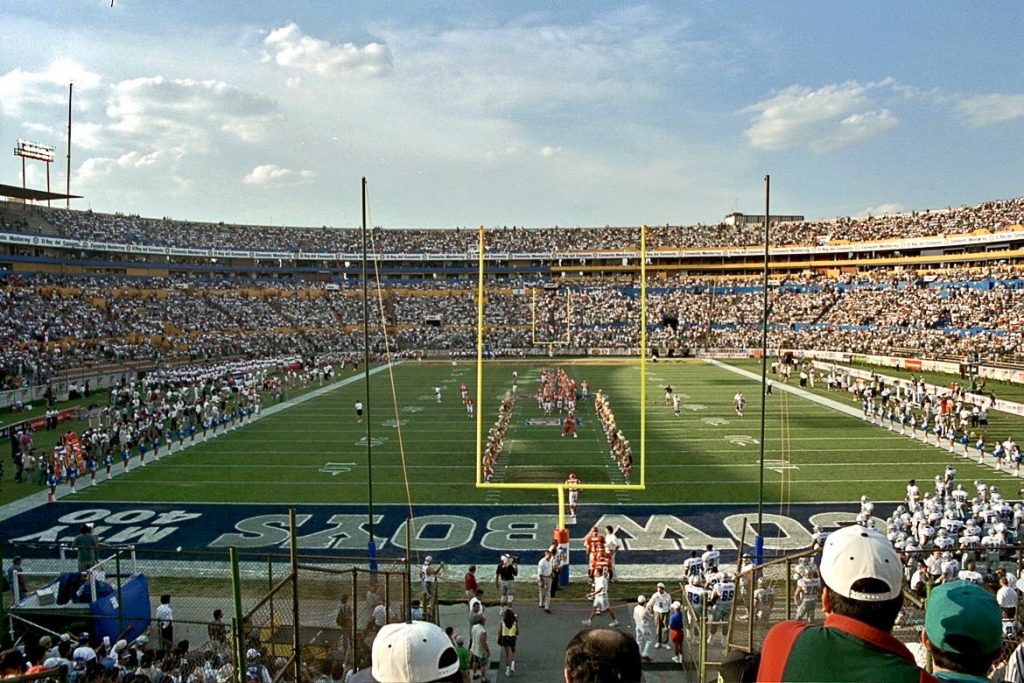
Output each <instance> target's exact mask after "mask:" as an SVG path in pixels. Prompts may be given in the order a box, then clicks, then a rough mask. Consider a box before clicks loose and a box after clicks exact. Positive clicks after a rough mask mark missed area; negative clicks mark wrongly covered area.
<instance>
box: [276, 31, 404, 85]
mask: <svg viewBox="0 0 1024 683" xmlns="http://www.w3.org/2000/svg"><path fill="white" fill-rule="evenodd" d="M263 44H264V45H265V46H266V47H267V49H268V52H267V53H266V54H265V56H264V59H265V60H267V61H269V60H273V61H274V62H275V63H277V64H278V65H280V66H284V67H289V68H292V69H299V70H301V71H307V72H309V73H314V74H318V75H321V76H325V75H340V74H350V73H354V74H360V75H363V76H380V75H383V74H386V73H388V72H389V71H390V70H391V52H390V50H388V48H387V46H385V45H381V44H380V43H367V44H366V45H364V46H363V47H359V46H357V45H355V44H354V43H344V44H342V45H334V44H332V43H330V42H328V41H326V40H321V39H319V38H314V37H312V36H309V35H306V34H305V33H303V32H302V29H300V28H299V26H298V25H297V24H295V23H290V24H288V25H287V26H282V27H281V28H277V29H274V30H273V31H271V32H270V33H269V34H268V35H267V37H266V38H265V39H264V41H263Z"/></svg>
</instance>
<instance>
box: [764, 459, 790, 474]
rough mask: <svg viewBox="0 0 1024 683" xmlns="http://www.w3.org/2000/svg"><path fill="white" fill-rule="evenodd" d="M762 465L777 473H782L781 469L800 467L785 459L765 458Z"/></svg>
mask: <svg viewBox="0 0 1024 683" xmlns="http://www.w3.org/2000/svg"><path fill="white" fill-rule="evenodd" d="M755 464H757V463H755ZM764 466H765V467H766V468H768V469H770V470H771V471H772V472H778V473H779V474H782V471H783V470H798V469H800V468H799V467H797V466H796V465H794V464H793V463H791V462H787V461H785V460H765V461H764Z"/></svg>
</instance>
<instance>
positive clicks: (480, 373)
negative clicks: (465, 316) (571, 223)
mask: <svg viewBox="0 0 1024 683" xmlns="http://www.w3.org/2000/svg"><path fill="white" fill-rule="evenodd" d="M479 237H480V239H479V246H478V249H479V252H478V254H477V271H478V272H477V284H476V485H477V486H480V485H481V483H482V482H483V466H484V453H483V449H484V441H483V435H484V431H483V430H484V226H483V225H481V226H480V236H479Z"/></svg>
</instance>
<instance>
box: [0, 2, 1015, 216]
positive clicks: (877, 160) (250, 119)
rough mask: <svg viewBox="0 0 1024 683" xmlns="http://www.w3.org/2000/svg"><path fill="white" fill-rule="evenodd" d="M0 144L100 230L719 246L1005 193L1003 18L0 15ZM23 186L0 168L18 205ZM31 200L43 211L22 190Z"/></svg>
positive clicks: (724, 8) (464, 10)
mask: <svg viewBox="0 0 1024 683" xmlns="http://www.w3.org/2000/svg"><path fill="white" fill-rule="evenodd" d="M0 26H3V27H4V39H3V46H2V47H0V141H2V142H3V143H4V144H5V145H6V146H8V147H10V148H13V146H14V143H15V141H16V139H18V138H27V139H29V140H32V141H34V142H39V143H43V144H52V145H54V146H55V147H56V148H57V151H56V154H57V157H58V163H55V164H54V167H53V184H54V186H55V187H57V188H62V187H63V186H64V177H65V176H64V155H65V154H66V142H65V134H66V133H65V125H66V116H67V114H66V106H67V83H68V81H69V80H74V82H75V100H74V137H73V141H72V147H73V149H72V162H73V171H72V192H73V193H75V194H82V195H85V197H86V198H85V199H83V200H79V201H77V202H75V203H74V204H73V206H76V207H77V208H90V207H91V208H93V209H94V210H98V211H123V212H127V213H139V214H142V215H148V216H172V217H175V218H187V219H194V220H211V221H220V220H223V221H226V222H239V223H271V224H292V225H324V224H326V225H342V226H351V225H356V224H358V222H359V220H360V213H359V179H360V177H361V176H366V177H367V178H368V179H369V183H370V198H371V220H372V222H373V223H374V224H377V225H384V226H388V227H435V226H440V227H450V226H455V225H463V226H475V225H479V224H485V225H492V226H493V225H528V226H550V225H605V224H611V225H636V224H640V223H647V224H664V223H667V222H670V223H673V224H679V223H682V224H693V223H696V222H700V221H703V222H717V221H719V220H721V218H722V217H723V216H724V215H725V214H726V213H728V212H730V211H733V210H740V211H746V212H749V213H755V212H758V211H759V210H760V209H761V208H762V207H763V199H762V177H763V176H764V175H765V174H766V173H769V174H771V175H772V187H773V200H772V206H773V212H774V210H777V211H778V212H780V213H803V214H805V215H807V216H808V217H812V218H817V217H829V216H836V215H858V214H863V213H866V212H869V211H870V212H876V213H877V212H885V211H899V210H910V209H920V208H930V207H931V208H938V207H945V206H948V205H959V204H973V203H977V202H980V201H984V200H987V199H996V198H1004V197H1012V196H1019V195H1021V194H1024V166H1022V164H1021V163H1020V160H1021V159H1022V158H1024V76H1022V74H1024V56H1022V54H1021V51H1020V50H1018V49H1016V47H1015V46H1016V45H1017V44H1018V43H1019V28H1020V27H1021V26H1024V4H1021V3H952V2H950V3H935V2H903V3H889V2H863V3H848V2H830V1H825V2H783V3H776V2H771V3H755V2H749V3H739V2H652V3H643V4H639V3H637V4H633V3H628V4H627V3H621V2H618V3H613V2H585V3H550V2H543V3H541V2H537V3H525V2H517V3H509V2H500V3H499V2H416V3H413V2H401V3H399V2H362V3H354V2H338V1H336V0H335V1H323V2H320V1H313V0H305V1H303V2H295V3H287V2H280V1H279V0H278V1H262V0H261V1H255V0H253V1H246V2H243V1H241V0H239V1H237V2H222V1H218V0H206V1H204V2H193V1H191V0H174V1H171V0H115V3H114V7H113V8H111V7H110V3H109V0H62V1H61V2H53V1H52V0H22V1H20V2H17V3H4V4H3V5H0ZM20 172H21V171H20V163H19V160H18V159H17V158H15V157H14V156H13V155H9V156H8V157H7V161H5V162H0V182H6V183H12V184H19V183H20V182H21V178H20ZM28 181H29V184H30V185H32V186H35V187H42V186H44V185H45V175H44V171H43V168H42V166H41V164H30V169H29V177H28Z"/></svg>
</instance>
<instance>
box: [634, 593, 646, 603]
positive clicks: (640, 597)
mask: <svg viewBox="0 0 1024 683" xmlns="http://www.w3.org/2000/svg"><path fill="white" fill-rule="evenodd" d="M636 601H637V602H638V603H640V604H641V605H642V604H644V603H645V602H647V596H646V595H638V596H636Z"/></svg>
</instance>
